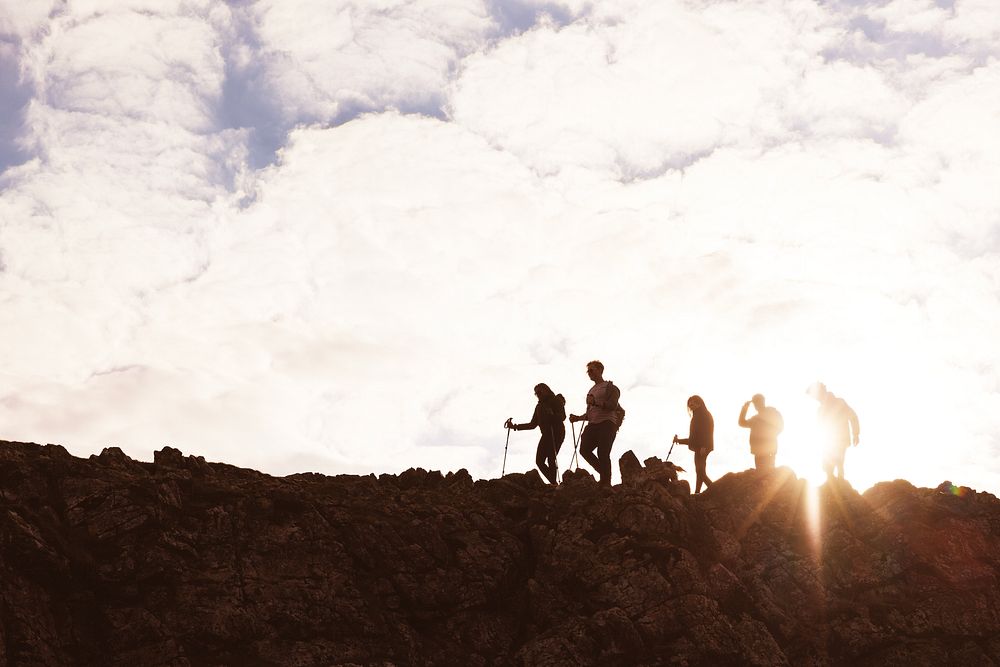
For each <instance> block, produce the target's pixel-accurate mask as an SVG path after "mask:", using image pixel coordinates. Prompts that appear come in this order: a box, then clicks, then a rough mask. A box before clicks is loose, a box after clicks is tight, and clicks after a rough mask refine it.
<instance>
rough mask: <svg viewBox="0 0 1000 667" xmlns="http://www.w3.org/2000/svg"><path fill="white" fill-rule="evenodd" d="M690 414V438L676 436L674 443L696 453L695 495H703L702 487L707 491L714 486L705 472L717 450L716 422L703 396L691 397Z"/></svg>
mask: <svg viewBox="0 0 1000 667" xmlns="http://www.w3.org/2000/svg"><path fill="white" fill-rule="evenodd" d="M687 409H688V414H690V415H691V426H690V428H689V429H688V437H686V438H678V437H677V435H676V434H675V435H674V442H675V443H678V444H681V445H687V446H688V449H690V450H691V451H693V452H694V469H695V473H696V477H695V479H696V481H695V486H694V492H695V493H701V485H702V483H704V484H705V489H706V490H707V489H708V487H710V486H712V480H710V479H709V478H708V473H707V472H705V466H706V464H707V463H708V455H709V454H711V453H712V450H713V449H715V420H714V419H713V418H712V413H711V412H709V411H708V408H707V407H705V401H703V400H702V398H701V396H697V395H695V396H691V397H689V398H688V400H687Z"/></svg>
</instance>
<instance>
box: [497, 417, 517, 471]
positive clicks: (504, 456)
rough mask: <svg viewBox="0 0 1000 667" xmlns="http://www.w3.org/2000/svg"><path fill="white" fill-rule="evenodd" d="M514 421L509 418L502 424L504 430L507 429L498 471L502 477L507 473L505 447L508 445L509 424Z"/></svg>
mask: <svg viewBox="0 0 1000 667" xmlns="http://www.w3.org/2000/svg"><path fill="white" fill-rule="evenodd" d="M512 419H514V418H513V417H511V418H510V419H508V420H507V421H505V422H504V423H503V426H504V428H505V429H507V442H506V443H504V446H503V468H501V469H500V476H501V477H503V476H504V473H506V472H507V447H508V446H509V445H510V422H511V420H512Z"/></svg>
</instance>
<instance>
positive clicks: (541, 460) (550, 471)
mask: <svg viewBox="0 0 1000 667" xmlns="http://www.w3.org/2000/svg"><path fill="white" fill-rule="evenodd" d="M551 442H552V439H551V438H550V437H548V434H547V433H542V437H541V438H540V439H539V440H538V449H536V450H535V465H536V466H538V469H539V470H540V471H541V473H542V476H543V477H545V479H547V480H549V484H555V483H556V471H555V469H554V467H553V466H552V445H551V444H550V443H551Z"/></svg>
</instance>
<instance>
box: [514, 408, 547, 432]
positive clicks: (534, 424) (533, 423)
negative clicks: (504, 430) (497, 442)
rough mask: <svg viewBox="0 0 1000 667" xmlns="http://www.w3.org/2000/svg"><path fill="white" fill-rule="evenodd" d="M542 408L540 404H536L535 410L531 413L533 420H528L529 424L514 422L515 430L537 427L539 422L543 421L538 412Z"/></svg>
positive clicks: (527, 429) (528, 429)
mask: <svg viewBox="0 0 1000 667" xmlns="http://www.w3.org/2000/svg"><path fill="white" fill-rule="evenodd" d="M541 409H542V408H541V406H540V405H536V406H535V412H534V413H533V414H532V415H531V421H530V422H528V423H527V424H514V430H515V431H530V430H531V429H533V428H537V427H538V424H539V423H541V419H539V414H538V412H539V411H540V410H541Z"/></svg>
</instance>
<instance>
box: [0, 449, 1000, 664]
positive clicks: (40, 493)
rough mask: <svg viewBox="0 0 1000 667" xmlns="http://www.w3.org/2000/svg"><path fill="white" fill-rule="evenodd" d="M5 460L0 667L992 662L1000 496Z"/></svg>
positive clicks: (646, 476)
mask: <svg viewBox="0 0 1000 667" xmlns="http://www.w3.org/2000/svg"><path fill="white" fill-rule="evenodd" d="M619 463H620V468H621V473H622V479H623V482H622V484H620V485H618V486H615V487H613V488H611V489H605V488H601V487H599V486H598V485H597V484H596V483H594V481H593V479H592V478H591V477H590V476H589V475H588V474H587V473H585V472H582V471H580V472H577V473H570V474H568V475H567V477H566V479H565V483H564V484H563V485H562V486H561V487H559V488H558V489H553V488H549V487H546V486H545V485H544V484H542V482H541V480H540V478H539V477H538V475H537V474H536V473H534V472H531V473H527V474H511V475H507V476H506V477H504V478H502V479H496V480H479V481H474V480H473V479H472V478H471V477H470V476H469V474H468V473H467V472H466V471H464V470H461V471H458V472H455V473H448V474H447V475H442V474H441V473H439V472H433V471H432V472H427V471H424V470H420V469H415V470H408V471H406V472H404V473H402V474H400V475H381V476H379V477H375V476H367V477H359V476H347V475H341V476H336V477H328V476H324V475H318V474H299V475H291V476H288V477H283V478H277V477H271V476H268V475H265V474H261V473H259V472H256V471H253V470H245V469H240V468H236V467H233V466H229V465H225V464H220V463H208V462H206V461H205V460H204V459H203V458H201V457H193V456H184V455H182V454H181V452H179V451H177V450H176V449H172V448H165V449H163V450H161V451H158V452H156V453H155V460H154V462H153V463H142V462H137V461H134V460H132V459H130V458H128V457H127V456H125V455H124V454H123V453H122V452H121V451H120V450H119V449H117V448H109V449H105V450H104V451H103V452H102V453H101V454H100V455H99V456H92V457H90V458H89V459H80V458H76V457H73V456H71V455H70V454H69V453H68V452H66V450H65V449H64V448H62V447H59V446H52V445H49V446H39V445H35V444H25V443H8V442H0V573H2V576H0V666H3V665H123V666H124V665H150V666H152V665H171V666H178V667H179V666H182V665H246V666H254V665H260V666H263V665H452V664H453V665H570V664H572V665H660V664H670V665H673V664H676V665H719V664H748V665H786V664H789V665H902V664H907V665H913V664H917V665H920V664H957V663H964V664H976V665H990V664H1000V502H998V500H997V498H995V497H994V496H993V495H991V494H988V493H977V492H975V491H973V490H971V489H965V488H955V487H953V486H951V485H950V484H945V485H942V486H941V487H939V488H937V489H923V488H915V487H913V486H912V485H910V484H909V483H907V482H905V481H900V480H897V481H895V482H887V483H882V484H879V485H877V486H875V487H873V488H872V489H870V490H868V491H867V492H865V493H864V494H863V495H861V494H858V493H857V492H855V491H854V490H853V489H852V488H850V486H848V485H846V484H828V485H826V486H824V487H821V488H820V489H819V490H818V491H816V492H810V490H809V489H808V487H807V486H806V484H805V482H804V481H802V480H798V479H797V478H796V477H795V475H794V474H792V472H791V471H789V470H787V469H779V470H777V471H775V472H773V473H770V474H759V473H757V472H755V471H747V472H743V473H735V474H729V475H726V476H725V477H722V478H721V479H719V480H717V481H716V483H715V485H713V487H712V488H711V489H710V490H709V491H708V492H706V493H704V494H701V495H697V496H694V495H691V494H690V490H689V487H688V484H687V482H685V481H678V480H677V474H676V470H675V469H674V468H673V466H672V465H670V464H669V463H667V464H664V463H662V462H660V461H658V460H657V459H649V460H647V461H646V462H645V464H641V463H640V462H639V461H638V460H636V458H635V456H634V455H632V454H631V452H628V453H626V454H625V455H624V456H622V458H621V460H620V462H619Z"/></svg>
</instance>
